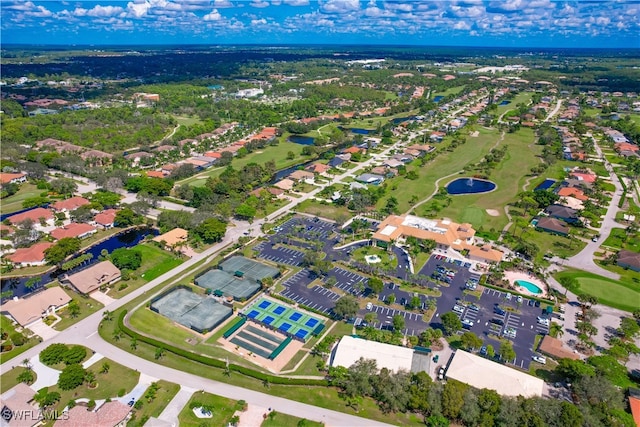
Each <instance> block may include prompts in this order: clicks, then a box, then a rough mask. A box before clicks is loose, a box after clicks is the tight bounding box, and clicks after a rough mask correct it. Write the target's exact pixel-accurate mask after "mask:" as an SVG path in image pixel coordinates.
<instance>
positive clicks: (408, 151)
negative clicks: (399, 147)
mask: <svg viewBox="0 0 640 427" xmlns="http://www.w3.org/2000/svg"><path fill="white" fill-rule="evenodd" d="M404 154H407V155H409V156H412V157H421V156H422V155H423V154H424V153H423V152H422V151H420V150H413V149H411V148H405V149H404Z"/></svg>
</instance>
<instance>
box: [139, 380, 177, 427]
mask: <svg viewBox="0 0 640 427" xmlns="http://www.w3.org/2000/svg"><path fill="white" fill-rule="evenodd" d="M147 390H148V389H147ZM179 391H180V385H179V384H174V383H171V382H169V381H164V380H160V381H158V391H157V392H156V397H155V398H154V399H153V401H151V402H149V401H148V400H147V399H144V403H143V404H142V409H134V411H133V416H132V418H131V419H130V420H129V422H128V423H127V426H128V427H142V426H143V425H144V424H145V422H146V420H148V419H149V417H157V416H158V415H160V414H161V413H162V411H163V410H164V408H166V406H167V405H168V404H169V402H171V399H173V398H174V397H175V395H176V394H178V392H179ZM146 393H147V392H146V391H145V392H144V394H143V396H144V395H145V394H146Z"/></svg>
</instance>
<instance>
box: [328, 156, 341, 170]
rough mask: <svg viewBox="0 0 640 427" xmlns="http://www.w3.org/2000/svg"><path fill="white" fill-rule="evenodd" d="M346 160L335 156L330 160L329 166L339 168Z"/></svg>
mask: <svg viewBox="0 0 640 427" xmlns="http://www.w3.org/2000/svg"><path fill="white" fill-rule="evenodd" d="M344 162H345V161H344V160H343V159H342V158H340V157H338V156H335V157H334V158H333V159H331V160H329V163H328V166H329V167H332V168H337V167H338V166H340V165H341V164H343V163H344Z"/></svg>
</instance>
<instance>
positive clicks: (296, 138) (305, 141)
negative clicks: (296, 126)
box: [288, 135, 315, 145]
mask: <svg viewBox="0 0 640 427" xmlns="http://www.w3.org/2000/svg"><path fill="white" fill-rule="evenodd" d="M288 140H289V142H293V143H294V144H300V145H313V143H314V141H315V138H312V137H310V136H301V135H291V136H290V137H289V139H288Z"/></svg>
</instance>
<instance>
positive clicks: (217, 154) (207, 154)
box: [203, 151, 222, 159]
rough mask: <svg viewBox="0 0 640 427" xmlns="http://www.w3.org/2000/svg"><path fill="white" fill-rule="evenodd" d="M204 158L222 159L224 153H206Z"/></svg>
mask: <svg viewBox="0 0 640 427" xmlns="http://www.w3.org/2000/svg"><path fill="white" fill-rule="evenodd" d="M203 156H205V157H211V158H214V159H219V158H220V157H222V153H219V152H217V151H207V152H206V153H204V154H203Z"/></svg>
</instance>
